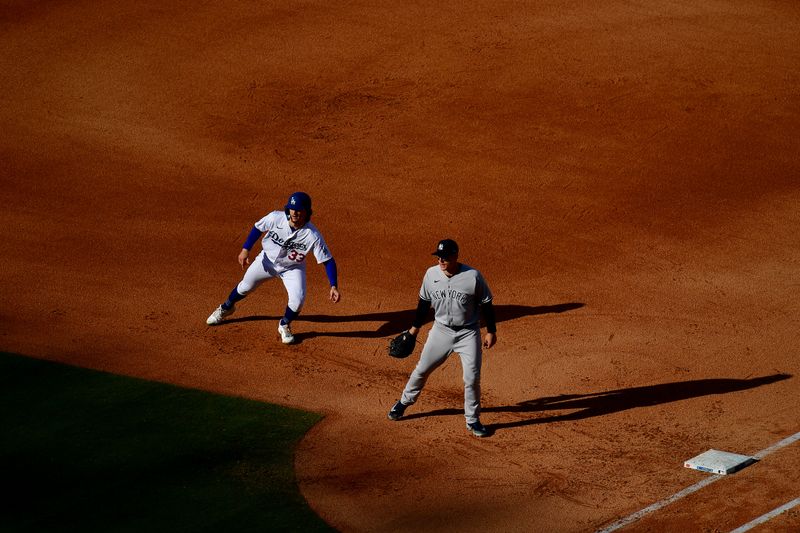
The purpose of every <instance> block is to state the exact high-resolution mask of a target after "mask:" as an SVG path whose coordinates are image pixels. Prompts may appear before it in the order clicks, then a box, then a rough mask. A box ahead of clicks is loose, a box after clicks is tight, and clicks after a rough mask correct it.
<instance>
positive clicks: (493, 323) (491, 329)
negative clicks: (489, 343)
mask: <svg viewBox="0 0 800 533" xmlns="http://www.w3.org/2000/svg"><path fill="white" fill-rule="evenodd" d="M481 314H482V315H483V319H484V321H486V331H487V332H488V333H497V319H496V318H495V315H494V306H493V305H492V302H486V303H485V304H483V305H481Z"/></svg>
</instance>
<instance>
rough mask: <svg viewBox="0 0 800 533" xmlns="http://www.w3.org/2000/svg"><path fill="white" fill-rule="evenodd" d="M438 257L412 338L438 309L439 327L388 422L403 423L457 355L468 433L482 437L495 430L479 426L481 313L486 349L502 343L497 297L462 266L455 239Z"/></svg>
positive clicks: (425, 286)
mask: <svg viewBox="0 0 800 533" xmlns="http://www.w3.org/2000/svg"><path fill="white" fill-rule="evenodd" d="M433 255H435V256H437V257H438V265H435V266H432V267H431V268H429V269H428V271H427V272H425V277H424V278H423V280H422V287H421V288H420V291H419V303H418V305H417V312H416V316H415V317H414V322H413V324H412V327H411V328H410V329H409V330H408V333H409V334H411V335H413V336H416V335H417V333H418V332H419V329H420V327H422V324H423V323H424V322H425V319H426V315H427V314H428V310H429V309H430V308H431V306H433V310H434V323H433V327H432V328H431V331H430V333H429V334H428V339H427V340H426V341H425V346H424V347H423V349H422V354H421V355H420V358H419V362H418V363H417V366H416V368H415V369H414V371H413V372H412V373H411V377H409V379H408V383H407V384H406V387H405V389H404V390H403V395H402V396H401V398H400V399H399V400H398V401H397V402H396V403H395V404H394V406H393V407H392V409H391V410H390V411H389V415H388V416H389V420H399V419H400V418H402V416H403V414H404V413H405V410H406V408H407V407H408V406H409V405H411V404H413V403H414V402H416V401H417V397H418V396H419V394H420V392H422V388H423V387H424V386H425V382H426V381H427V379H428V376H430V374H431V373H432V372H433V371H434V370H436V369H437V368H438V367H439V366H441V365H442V363H444V362H445V361H446V360H447V357H448V356H449V355H450V354H451V353H453V352H457V353H458V354H459V355H460V356H461V368H462V370H463V374H464V416H465V418H466V422H467V429H468V430H469V431H470V432H472V434H474V435H475V436H478V437H488V436H489V435H490V433H491V432H490V431H489V430H488V429H487V428H486V427H485V426H483V424H481V422H480V409H481V337H480V316H479V315H480V314H482V316H483V318H484V320H485V321H486V330H487V332H486V335H485V336H484V338H483V347H484V348H487V349H488V348H491V347H492V346H494V344H495V343H496V342H497V327H496V320H495V315H494V307H493V306H492V292H491V291H490V290H489V286H488V285H487V284H486V281H485V280H484V279H483V275H481V273H480V272H478V271H477V270H475V269H474V268H472V267H470V266H467V265H465V264H463V263H459V262H458V244H457V243H456V242H455V241H453V240H451V239H444V240H442V241H440V242H439V245H438V247H437V248H436V251H435V252H433Z"/></svg>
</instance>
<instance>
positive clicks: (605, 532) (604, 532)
mask: <svg viewBox="0 0 800 533" xmlns="http://www.w3.org/2000/svg"><path fill="white" fill-rule="evenodd" d="M798 440H800V432H797V433H795V434H794V435H792V436H791V437H786V438H785V439H783V440H782V441H780V442H778V443H777V444H773V445H772V446H770V447H769V448H764V449H763V450H761V451H760V452H758V453H756V454H755V455H753V457H755V458H756V459H758V460H759V461H760V460H761V459H763V458H764V457H766V456H767V455H769V454H771V453H773V452H776V451H778V450H780V449H781V448H785V447H786V446H789V445H790V444H793V443H795V442H797V441H798ZM723 477H725V476H722V475H717V474H713V477H707V478H706V479H704V480H703V481H700V482H698V483H695V484H694V485H692V486H691V487H686V488H685V489H683V490H682V491H680V492H676V493H675V494H673V495H672V496H670V497H668V498H664V499H663V500H661V501H658V502H656V503H654V504H652V505H648V506H647V507H645V508H644V509H642V510H640V511H636V512H635V513H633V514H632V515H630V516H626V517H625V518H620V519H619V520H617V521H616V522H614V523H613V524H611V525H609V526H607V527H605V528H603V529H598V530H597V533H611V532H612V531H616V530H618V529H619V528H621V527H625V526H627V525H628V524H632V523H634V522H636V521H637V520H639V519H640V518H642V517H643V516H646V515H648V514H650V513H652V512H654V511H658V510H659V509H661V508H663V507H666V506H667V505H669V504H671V503H673V502H676V501H678V500H680V499H681V498H683V497H685V496H688V495H689V494H692V493H693V492H697V491H698V490H700V489H702V488H703V487H707V486H708V485H711V484H712V483H714V482H715V481H719V480H720V479H722V478H723ZM793 501H794V500H793ZM789 503H792V502H789ZM786 505H789V504H786ZM795 505H797V504H795ZM783 507H785V506H783ZM792 507H794V505H792ZM778 509H782V507H779V508H778ZM785 510H786V509H783V511H785ZM776 511H777V509H776ZM783 511H780V512H783ZM773 512H774V511H773ZM768 514H769V513H768ZM778 514H780V513H778ZM765 516H766V515H765ZM767 520H769V518H767ZM754 525H755V524H754ZM742 527H744V526H742ZM737 531H738V530H737ZM745 531H746V530H745Z"/></svg>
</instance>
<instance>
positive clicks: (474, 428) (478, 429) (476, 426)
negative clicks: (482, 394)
mask: <svg viewBox="0 0 800 533" xmlns="http://www.w3.org/2000/svg"><path fill="white" fill-rule="evenodd" d="M467 429H468V430H469V431H470V432H472V434H473V435H475V436H476V437H488V436H489V435H491V434H492V432H491V431H490V430H489V428H487V427H486V426H484V425H483V424H481V422H480V420H476V421H475V422H473V423H472V424H467Z"/></svg>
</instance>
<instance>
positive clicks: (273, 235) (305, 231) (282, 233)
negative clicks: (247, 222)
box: [255, 211, 333, 271]
mask: <svg viewBox="0 0 800 533" xmlns="http://www.w3.org/2000/svg"><path fill="white" fill-rule="evenodd" d="M255 227H256V228H258V229H259V230H261V231H262V232H264V237H263V238H262V239H261V247H262V248H263V249H264V254H265V255H266V257H267V259H268V260H269V261H270V262H272V264H273V265H274V266H275V268H276V269H277V270H278V271H281V270H290V269H294V268H301V269H305V265H306V263H305V259H306V257H307V256H308V255H309V254H311V253H313V254H314V257H315V258H316V259H317V263H324V262H325V261H327V260H329V259H331V258H332V257H333V256H332V255H331V253H330V252H329V251H328V247H327V245H326V244H325V240H324V239H323V238H322V235H321V234H320V232H319V230H318V229H317V228H316V226H314V224H312V223H311V222H306V224H305V225H304V226H303V227H302V228H300V229H298V230H292V228H291V227H290V226H289V221H288V220H286V214H285V213H284V212H283V211H273V212H272V213H270V214H268V215H267V216H265V217H264V218H262V219H261V220H259V221H258V222H256V223H255Z"/></svg>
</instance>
